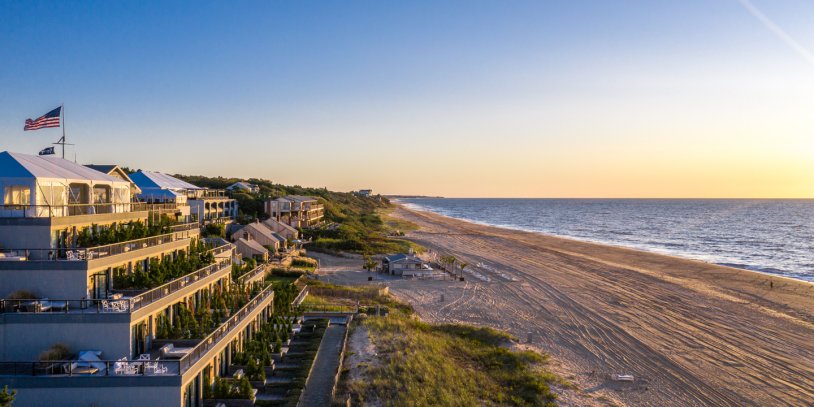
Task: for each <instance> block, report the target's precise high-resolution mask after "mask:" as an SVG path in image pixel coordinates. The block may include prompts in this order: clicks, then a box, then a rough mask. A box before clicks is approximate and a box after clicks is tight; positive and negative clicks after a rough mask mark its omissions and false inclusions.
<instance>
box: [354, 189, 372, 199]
mask: <svg viewBox="0 0 814 407" xmlns="http://www.w3.org/2000/svg"><path fill="white" fill-rule="evenodd" d="M356 195H359V196H364V197H368V196H371V195H373V190H372V189H360V190H358V191H356Z"/></svg>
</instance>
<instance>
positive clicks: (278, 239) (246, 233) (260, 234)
mask: <svg viewBox="0 0 814 407" xmlns="http://www.w3.org/2000/svg"><path fill="white" fill-rule="evenodd" d="M232 239H235V240H238V239H251V240H254V241H256V242H257V243H260V245H261V246H264V247H268V248H271V250H272V251H273V252H277V251H278V250H280V249H281V248H283V249H284V248H285V238H284V237H282V236H280V235H278V234H276V233H274V231H272V230H271V229H269V228H268V226H266V225H264V224H262V223H259V222H255V223H250V224H248V225H245V226H243V227H242V228H240V229H239V230H237V231H235V232H233V233H232Z"/></svg>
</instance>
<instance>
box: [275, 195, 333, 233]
mask: <svg viewBox="0 0 814 407" xmlns="http://www.w3.org/2000/svg"><path fill="white" fill-rule="evenodd" d="M264 206H265V210H266V213H267V214H268V215H269V216H270V217H271V218H272V219H274V220H276V221H278V222H283V223H285V224H287V225H289V226H293V227H295V228H307V227H312V226H317V225H319V224H320V223H322V218H323V217H324V216H325V207H324V206H323V205H322V204H321V203H319V200H317V198H314V197H310V196H302V195H287V196H284V197H282V198H277V199H269V200H268V201H266V203H265V205H264Z"/></svg>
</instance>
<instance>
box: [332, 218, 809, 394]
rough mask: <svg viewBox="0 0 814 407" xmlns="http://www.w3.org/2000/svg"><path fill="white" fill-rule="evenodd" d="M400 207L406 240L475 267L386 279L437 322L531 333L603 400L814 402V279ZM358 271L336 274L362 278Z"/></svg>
mask: <svg viewBox="0 0 814 407" xmlns="http://www.w3.org/2000/svg"><path fill="white" fill-rule="evenodd" d="M392 215H393V216H396V217H400V218H403V219H406V220H409V221H411V222H414V223H416V224H418V225H419V226H420V230H418V231H415V232H410V233H408V236H407V237H408V238H409V239H410V240H414V241H416V242H418V243H420V244H422V245H424V246H426V247H427V248H429V249H430V250H432V251H434V252H436V253H439V254H454V255H455V256H457V257H458V259H461V260H463V261H465V262H467V263H469V266H468V267H467V270H472V271H473V272H475V273H477V274H474V273H469V272H465V273H464V274H465V276H466V281H465V282H452V281H409V280H391V281H387V284H388V285H389V286H390V288H391V292H392V293H394V294H395V295H397V296H398V297H400V298H402V299H404V300H407V301H409V302H410V303H411V304H413V306H414V307H415V308H416V310H417V312H418V313H419V314H420V315H421V316H422V318H424V319H426V320H428V321H431V322H465V323H473V324H479V325H488V326H492V327H495V328H498V329H503V330H506V331H508V332H511V333H512V334H514V335H515V336H517V337H518V338H520V339H521V340H523V341H525V340H527V338H529V337H530V338H531V340H532V345H534V346H535V347H538V348H539V349H541V350H542V351H544V352H547V353H549V354H550V355H551V356H552V357H553V359H554V363H553V364H554V365H555V366H553V367H554V368H555V371H557V373H560V374H562V375H564V376H566V377H567V378H571V379H572V380H573V381H574V382H575V383H576V384H577V385H578V386H579V387H580V388H581V389H583V391H584V392H587V393H588V394H593V395H594V398H593V399H594V400H597V399H605V400H607V399H610V400H613V401H616V402H618V403H619V404H624V405H630V406H640V405H646V406H750V405H754V406H781V405H791V406H812V405H814V284H811V283H807V282H802V281H797V280H790V279H786V278H782V277H774V276H770V275H766V274H760V273H755V272H750V271H745V270H738V269H732V268H727V267H721V266H716V265H712V264H707V263H703V262H698V261H692V260H686V259H680V258H676V257H669V256H663V255H659V254H654V253H648V252H642V251H636V250H629V249H625V248H619V247H611V246H605V245H599V244H592V243H585V242H578V241H574V240H569V239H562V238H557V237H552V236H546V235H542V234H537V233H527V232H518V231H512V230H508V229H502V228H495V227H489V226H482V225H476V224H472V223H468V222H464V221H459V220H455V219H451V218H447V217H444V216H440V215H436V214H432V213H426V212H416V211H411V210H408V209H406V208H403V207H399V208H398V209H397V210H395V211H394V212H393V214H392ZM478 263H482V264H483V266H485V267H477V266H476V264H478ZM340 268H341V267H340ZM327 270H328V271H329V272H330V269H327ZM337 270H338V269H337ZM335 271H336V270H335ZM357 274H359V276H355V274H354V276H355V277H353V278H355V279H356V280H353V279H350V280H348V278H345V279H346V280H348V281H341V280H342V278H343V277H339V276H342V274H339V273H337V274H335V276H334V277H333V279H334V280H335V281H336V282H349V283H354V282H356V283H360V284H361V283H363V282H362V279H363V278H362V277H363V275H362V273H357ZM478 275H479V276H480V277H478ZM357 280H358V281H357ZM365 280H366V278H365ZM442 295H443V301H442V300H441V297H442ZM614 374H631V375H634V377H635V379H636V380H635V381H634V382H633V383H623V382H616V381H614V380H613V379H612V377H613V375H614ZM564 404H569V403H564ZM576 404H579V403H576ZM576 404H574V405H576ZM600 404H601V403H600Z"/></svg>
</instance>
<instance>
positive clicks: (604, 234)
mask: <svg viewBox="0 0 814 407" xmlns="http://www.w3.org/2000/svg"><path fill="white" fill-rule="evenodd" d="M400 203H402V204H404V205H405V206H407V207H408V208H410V209H415V210H419V211H424V212H434V213H438V214H440V215H444V216H448V217H452V218H457V219H461V220H464V221H468V222H472V223H476V224H480V225H485V226H494V227H501V228H506V229H512V230H519V231H524V232H532V233H543V234H547V235H553V236H559V237H564V238H569V239H575V240H582V241H587V242H592V243H600V244H607V245H612V246H620V247H629V248H633V249H639V250H647V251H652V252H656V253H661V254H668V255H673V256H680V257H686V258H690V259H695V260H701V261H705V262H709V263H714V264H720V265H724V266H728V267H735V268H740V269H747V270H753V271H759V272H763V273H770V274H777V275H783V276H787V277H792V278H798V279H803V280H809V281H814V242H813V241H812V239H811V236H814V225H812V223H811V222H810V220H809V219H814V202H813V201H782V200H777V201H761V205H753V204H751V203H749V202H744V201H732V200H581V199H573V200H564V199H505V200H504V199H455V198H445V199H405V200H401V201H400ZM781 224H782V225H783V226H779V225H781ZM796 226H799V227H796Z"/></svg>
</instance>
